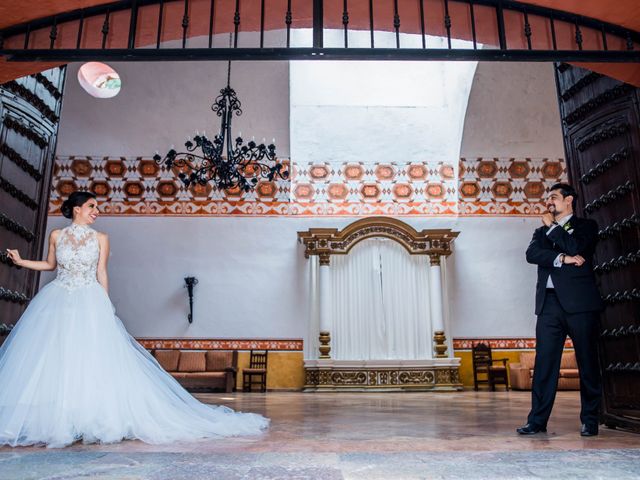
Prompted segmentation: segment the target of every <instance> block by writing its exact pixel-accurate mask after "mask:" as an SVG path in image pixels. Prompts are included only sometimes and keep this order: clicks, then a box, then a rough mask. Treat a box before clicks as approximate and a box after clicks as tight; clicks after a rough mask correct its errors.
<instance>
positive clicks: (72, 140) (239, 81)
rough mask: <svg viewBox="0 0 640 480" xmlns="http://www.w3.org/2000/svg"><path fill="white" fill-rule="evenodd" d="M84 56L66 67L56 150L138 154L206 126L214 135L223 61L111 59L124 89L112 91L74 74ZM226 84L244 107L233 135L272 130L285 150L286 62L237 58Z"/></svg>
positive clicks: (224, 76) (179, 143)
mask: <svg viewBox="0 0 640 480" xmlns="http://www.w3.org/2000/svg"><path fill="white" fill-rule="evenodd" d="M80 65H81V64H71V65H70V66H69V70H68V72H67V81H66V84H65V91H64V99H63V106H62V116H61V120H60V134H59V140H58V146H57V154H58V155H61V156H65V155H95V156H106V155H115V156H143V157H146V158H150V157H151V156H153V154H154V152H155V151H156V150H159V151H160V153H161V154H164V153H166V152H167V151H168V150H169V147H170V146H171V145H173V144H175V145H176V146H180V147H181V146H183V144H184V142H185V141H186V137H187V136H194V134H195V131H196V130H199V131H200V132H202V131H203V130H206V132H207V136H208V137H209V138H213V135H214V133H217V131H218V129H219V128H220V119H219V118H218V117H217V116H216V114H215V113H214V112H212V111H211V104H212V103H213V101H214V99H215V97H216V96H218V95H219V93H220V90H221V89H222V88H224V87H225V86H226V84H227V83H226V82H227V63H226V62H136V63H134V62H114V63H109V65H111V66H112V67H113V68H114V69H115V70H116V71H117V72H118V73H119V75H120V78H121V80H122V89H121V91H120V93H119V94H118V95H117V96H115V97H114V98H111V99H98V98H93V97H91V96H90V95H89V94H87V93H86V92H85V91H84V90H83V89H82V87H80V85H79V83H78V80H77V73H78V69H79V68H80ZM231 86H232V87H233V88H234V89H235V91H236V93H237V94H238V98H239V99H240V101H241V102H242V109H243V114H242V115H241V116H239V117H237V116H234V118H233V133H234V135H237V134H239V133H240V132H242V134H243V135H244V136H245V140H249V139H250V137H251V136H255V137H256V139H257V140H261V139H262V138H263V137H265V138H267V139H268V140H269V141H270V140H271V139H272V138H274V137H275V139H276V144H277V147H278V155H279V156H281V157H285V158H286V157H288V156H289V64H288V63H287V62H234V63H232V66H231Z"/></svg>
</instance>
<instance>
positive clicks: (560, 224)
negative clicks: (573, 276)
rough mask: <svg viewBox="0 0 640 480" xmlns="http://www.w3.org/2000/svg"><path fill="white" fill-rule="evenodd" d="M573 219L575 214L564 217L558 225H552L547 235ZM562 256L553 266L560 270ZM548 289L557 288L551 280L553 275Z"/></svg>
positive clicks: (549, 279)
mask: <svg viewBox="0 0 640 480" xmlns="http://www.w3.org/2000/svg"><path fill="white" fill-rule="evenodd" d="M571 217H573V214H572V213H570V214H569V215H567V216H565V217H562V218H561V219H560V220H558V221H557V222H558V225H551V227H550V228H549V230H547V235H549V234H550V233H551V231H552V230H553V229H554V228H558V227H563V226H564V224H565V223H567V222H568V221H569V220H570V219H571ZM560 255H561V254H558V256H557V257H556V259H555V260H554V261H553V266H554V267H556V268H560V267H562V262H561V261H560ZM547 288H555V287H554V286H553V280H551V275H549V278H547Z"/></svg>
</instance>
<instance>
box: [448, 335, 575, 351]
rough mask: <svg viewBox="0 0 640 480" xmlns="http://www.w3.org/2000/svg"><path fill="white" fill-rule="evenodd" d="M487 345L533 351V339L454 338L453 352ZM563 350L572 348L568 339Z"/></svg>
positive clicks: (534, 343) (493, 347)
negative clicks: (480, 344) (479, 344)
mask: <svg viewBox="0 0 640 480" xmlns="http://www.w3.org/2000/svg"><path fill="white" fill-rule="evenodd" d="M478 343H485V344H488V345H489V346H490V347H491V348H492V349H494V350H535V348H536V339H535V338H454V339H453V349H454V350H471V348H472V347H473V346H474V345H476V344H478ZM564 346H565V348H573V342H571V339H570V338H567V340H566V341H565V342H564Z"/></svg>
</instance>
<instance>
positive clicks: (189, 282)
mask: <svg viewBox="0 0 640 480" xmlns="http://www.w3.org/2000/svg"><path fill="white" fill-rule="evenodd" d="M184 283H186V285H185V287H186V288H187V292H188V293H189V315H188V316H187V320H189V323H193V287H195V286H196V285H197V284H198V279H197V278H196V277H185V279H184Z"/></svg>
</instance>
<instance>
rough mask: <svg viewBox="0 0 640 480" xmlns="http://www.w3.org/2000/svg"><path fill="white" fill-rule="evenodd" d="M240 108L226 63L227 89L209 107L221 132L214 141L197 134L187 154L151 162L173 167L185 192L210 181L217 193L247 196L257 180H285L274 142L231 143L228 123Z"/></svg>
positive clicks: (286, 174) (187, 144) (189, 142)
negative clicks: (234, 191) (238, 192)
mask: <svg viewBox="0 0 640 480" xmlns="http://www.w3.org/2000/svg"><path fill="white" fill-rule="evenodd" d="M241 106H242V105H241V103H240V100H238V96H237V95H236V92H235V90H234V89H233V88H231V62H230V61H229V64H228V68H227V86H226V87H225V88H223V89H222V90H220V95H218V97H216V99H215V101H214V103H213V105H211V110H213V111H214V112H215V113H216V115H218V117H220V118H221V125H220V132H219V133H218V134H216V136H215V137H214V139H213V140H209V139H208V138H207V137H206V136H205V134H204V133H203V134H200V133H198V132H196V135H195V137H194V138H193V141H192V140H191V139H190V138H189V139H187V141H186V142H185V144H184V146H185V148H186V151H184V152H179V151H177V150H175V149H174V148H173V147H172V148H171V149H170V150H169V151H168V152H167V154H166V155H165V156H164V158H163V157H161V156H160V155H159V154H158V153H157V152H156V154H155V155H154V156H153V159H154V160H155V161H156V163H158V164H159V165H162V164H164V165H165V166H166V167H167V168H168V169H171V168H173V167H176V168H177V169H178V171H179V173H178V177H179V178H180V180H181V181H182V183H184V185H185V187H187V188H188V187H189V186H190V185H192V184H199V185H206V184H207V182H210V181H211V182H213V183H214V184H215V185H216V186H217V187H218V189H220V190H227V189H233V188H236V187H238V188H240V189H241V190H243V191H245V192H248V191H250V190H252V189H253V188H254V187H255V186H256V184H257V183H258V179H259V178H265V179H267V180H269V181H272V180H273V179H274V178H276V177H277V178H281V179H284V180H286V179H287V178H289V172H288V171H287V170H286V169H283V164H282V163H280V162H278V159H277V155H276V146H275V140H274V141H273V142H272V143H270V144H269V145H265V144H264V143H260V144H256V142H255V141H253V140H251V141H250V142H248V143H247V144H246V145H245V143H244V140H243V139H242V137H241V136H238V137H236V139H235V141H234V140H232V138H233V137H232V134H231V120H232V118H233V115H234V114H235V115H236V116H240V115H242V108H241ZM263 141H264V140H263Z"/></svg>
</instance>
